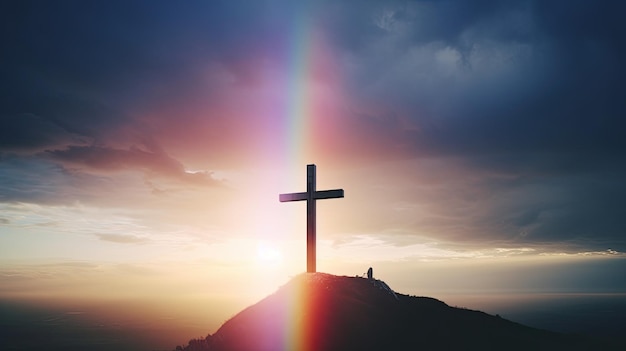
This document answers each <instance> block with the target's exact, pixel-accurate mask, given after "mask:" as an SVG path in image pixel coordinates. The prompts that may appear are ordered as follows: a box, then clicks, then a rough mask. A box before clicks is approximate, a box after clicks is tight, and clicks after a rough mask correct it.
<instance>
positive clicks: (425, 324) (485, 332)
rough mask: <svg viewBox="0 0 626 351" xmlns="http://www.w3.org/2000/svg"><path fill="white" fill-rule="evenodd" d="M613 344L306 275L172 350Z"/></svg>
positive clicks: (362, 283)
mask: <svg viewBox="0 0 626 351" xmlns="http://www.w3.org/2000/svg"><path fill="white" fill-rule="evenodd" d="M598 349H603V350H606V349H611V347H610V345H608V344H604V343H602V342H600V341H595V340H591V339H587V338H583V337H581V336H571V335H564V334H558V333H553V332H549V331H545V330H539V329H535V328H530V327H527V326H523V325H521V324H517V323H514V322H511V321H508V320H506V319H503V318H500V317H498V316H491V315H488V314H486V313H483V312H479V311H472V310H468V309H462V308H456V307H451V306H448V305H446V304H445V303H443V302H441V301H439V300H436V299H433V298H429V297H415V296H407V295H402V294H397V293H395V292H393V291H392V290H391V289H389V287H388V286H387V284H385V283H384V282H382V281H380V280H376V279H366V278H360V277H345V276H343V277H342V276H334V275H330V274H324V273H303V274H301V275H299V276H297V277H295V278H293V279H292V280H291V281H289V282H288V283H287V284H285V285H284V286H282V287H280V288H279V289H278V290H277V291H276V292H275V293H274V294H272V295H270V296H268V297H266V298H265V299H263V300H261V301H259V302H258V303H256V304H254V305H252V306H250V307H248V308H246V309H244V310H243V311H241V312H240V313H238V314H237V315H235V316H234V317H233V318H231V319H230V320H228V321H227V322H226V323H224V324H223V325H222V326H221V327H220V328H219V330H218V331H217V332H216V333H215V334H213V335H208V336H207V337H206V338H205V339H200V340H192V341H190V343H189V345H187V346H186V347H180V346H179V347H178V348H177V350H185V351H197V350H211V351H226V350H232V351H244V350H245V351H248V350H250V351H252V350H255V351H278V350H303V351H308V350H315V351H322V350H329V351H330V350H598Z"/></svg>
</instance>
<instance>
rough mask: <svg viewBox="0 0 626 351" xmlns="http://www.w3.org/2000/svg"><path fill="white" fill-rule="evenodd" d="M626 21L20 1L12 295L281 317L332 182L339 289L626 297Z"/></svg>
mask: <svg viewBox="0 0 626 351" xmlns="http://www.w3.org/2000/svg"><path fill="white" fill-rule="evenodd" d="M625 11H626V7H625V6H624V5H623V4H622V3H621V2H618V1H606V2H605V1H593V2H592V1H487V0H485V1H472V2H469V1H384V2H383V1H369V2H368V1H358V2H357V1H316V2H298V3H297V4H294V2H292V1H254V2H252V1H187V2H182V3H179V2H164V1H163V2H161V1H147V2H142V1H133V2H126V1H106V2H85V1H55V2H47V1H44V2H31V1H19V2H5V3H4V4H3V5H1V6H0V14H1V15H0V16H1V19H2V20H1V22H2V29H1V30H0V33H1V34H0V35H1V36H2V50H1V54H0V263H1V266H0V281H1V282H2V284H0V295H1V296H4V297H7V296H8V297H27V296H30V297H33V296H48V295H55V296H57V295H62V296H67V295H68V292H72V294H74V295H76V296H83V297H85V296H87V297H96V296H132V297H155V296H156V295H157V293H156V292H155V291H158V296H161V297H162V296H165V295H167V296H169V297H170V298H172V299H176V298H181V299H182V297H181V296H182V295H181V294H182V293H181V292H180V290H181V289H179V287H180V286H181V285H182V286H190V284H195V285H193V286H196V288H194V289H191V290H195V294H196V295H197V296H200V295H202V296H210V297H211V298H213V299H214V300H215V299H218V297H219V296H222V297H223V296H233V294H235V293H234V291H235V290H236V291H238V294H239V295H241V296H239V297H240V298H241V299H244V300H245V299H248V300H249V301H252V300H255V299H258V298H260V297H262V296H264V295H265V294H266V293H267V292H270V291H273V290H274V289H275V288H276V286H277V284H279V283H280V282H284V281H286V279H288V277H290V276H293V275H294V274H298V273H300V272H303V271H304V270H305V232H306V223H305V221H306V219H305V213H304V212H305V205H304V204H303V203H287V204H281V203H279V202H278V194H279V193H283V192H297V191H305V185H306V184H305V182H306V164H309V163H315V164H317V166H318V169H317V179H318V189H332V188H343V189H345V193H346V197H345V198H344V199H333V200H324V201H320V202H319V203H318V269H319V270H322V271H326V272H331V273H336V274H348V275H355V274H361V273H363V272H365V271H366V270H367V267H368V266H374V267H375V275H376V273H377V272H381V271H382V273H381V274H383V276H382V278H383V279H387V281H388V282H389V283H390V285H392V286H394V284H395V286H396V287H397V286H400V287H402V288H403V289H399V290H404V291H405V292H407V293H414V291H418V290H419V289H428V288H432V289H435V290H436V289H440V290H445V289H460V290H463V289H473V288H475V289H495V290H524V289H538V290H542V291H547V290H554V289H557V290H558V289H561V290H562V289H574V290H576V289H578V290H585V291H587V290H593V291H596V290H598V289H600V290H603V291H604V290H606V291H622V292H623V291H626V283H625V282H624V281H623V277H621V273H619V272H622V273H623V269H624V267H625V263H624V262H625V260H624V257H625V254H624V252H626V182H624V179H626V163H625V162H624V160H626V135H625V134H626V133H625V128H626V121H625V117H626V98H625V96H626V94H625V93H626V89H625V88H624V81H625V80H626V68H625V67H624V62H626V22H625V21H623V14H624V13H625ZM376 267H379V269H378V270H377V269H376ZM599 272H601V274H600V275H598V274H599ZM511 274H513V275H515V277H516V278H519V279H511V278H510V276H511ZM259 275H261V276H263V277H267V278H258V276H259ZM385 275H386V276H385ZM505 276H506V277H509V278H504V277H505ZM251 277H253V278H251ZM269 277H273V278H272V279H270V278H269ZM446 277H448V278H446ZM468 277H471V279H470V278H468ZM477 277H482V278H480V279H475V278H477ZM555 277H562V279H561V280H559V279H554V278H555ZM590 277H595V279H596V280H594V283H593V285H591V284H592V283H590V280H589V279H590ZM620 277H621V278H620ZM464 278H465V279H464ZM555 281H556V282H555ZM551 284H552V285H551ZM242 287H244V288H243V289H242ZM410 289H415V290H414V291H407V290H410ZM185 290H190V289H185ZM203 294H204V295H203ZM70 295H71V294H70ZM187 295H189V296H191V295H190V294H189V293H187ZM187 295H185V296H186V297H189V296H187ZM196 295H193V296H195V297H197V296H196ZM195 297H194V298H195ZM189 298H191V297H189ZM233 313H234V311H228V312H225V314H226V315H232V314H233Z"/></svg>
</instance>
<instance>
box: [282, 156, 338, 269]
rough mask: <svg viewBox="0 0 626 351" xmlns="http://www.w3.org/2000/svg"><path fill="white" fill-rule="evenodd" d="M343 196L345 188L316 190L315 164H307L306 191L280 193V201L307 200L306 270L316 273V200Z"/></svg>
mask: <svg viewBox="0 0 626 351" xmlns="http://www.w3.org/2000/svg"><path fill="white" fill-rule="evenodd" d="M340 197H343V189H333V190H321V191H316V190H315V165H307V166H306V193H290V194H280V195H279V196H278V198H279V200H280V202H288V201H304V200H306V271H307V272H309V273H315V200H322V199H334V198H340Z"/></svg>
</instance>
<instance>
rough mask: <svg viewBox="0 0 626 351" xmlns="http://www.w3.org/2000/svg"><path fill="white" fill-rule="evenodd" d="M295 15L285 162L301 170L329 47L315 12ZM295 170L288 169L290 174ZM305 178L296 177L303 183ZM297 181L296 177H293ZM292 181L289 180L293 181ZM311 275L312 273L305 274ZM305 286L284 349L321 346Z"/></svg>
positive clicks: (307, 158)
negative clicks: (318, 74)
mask: <svg viewBox="0 0 626 351" xmlns="http://www.w3.org/2000/svg"><path fill="white" fill-rule="evenodd" d="M298 10H299V11H297V12H296V14H295V16H293V25H292V31H291V36H290V43H289V47H290V48H291V51H290V55H289V56H288V57H289V61H288V72H287V74H288V78H287V80H286V86H285V88H286V93H287V103H286V104H285V110H284V115H283V118H284V122H285V126H286V131H285V132H286V133H285V139H284V141H283V142H284V144H283V145H284V148H285V161H286V162H285V165H286V166H287V167H288V168H289V169H291V170H294V169H295V170H299V171H298V172H297V174H300V173H301V172H300V171H301V170H302V169H304V165H305V164H308V163H314V162H315V161H316V160H313V159H312V157H316V156H319V155H316V154H315V152H314V149H315V148H314V147H313V143H314V142H316V141H317V140H316V139H315V138H316V127H317V126H316V123H319V117H320V116H318V114H319V113H321V112H323V111H321V110H320V108H319V106H316V105H317V104H318V103H319V101H318V100H317V99H316V97H317V96H316V91H315V84H316V79H317V78H318V77H316V70H319V64H320V62H319V60H320V59H323V56H324V55H325V54H326V53H325V51H324V50H326V49H327V48H326V47H325V46H324V45H323V41H322V40H321V38H320V37H319V35H317V34H318V33H316V31H315V23H314V21H313V18H314V16H313V11H311V10H312V9H311V8H307V7H306V6H303V8H300V9H298ZM325 83H328V84H332V82H325ZM290 173H291V172H287V174H290ZM302 180H303V179H296V181H297V183H302V182H301V181H302ZM291 181H293V179H291ZM291 181H288V182H286V183H290V182H291ZM305 274H308V273H305ZM307 290H308V289H306V286H305V285H301V286H298V287H297V289H296V291H294V293H293V294H292V295H291V296H289V301H287V304H286V306H287V309H286V310H285V311H283V315H282V316H281V319H282V324H283V325H282V328H283V333H284V334H283V343H282V344H283V350H285V351H286V350H290V351H313V350H315V349H317V348H318V347H319V346H320V345H319V342H320V341H321V340H319V335H315V334H316V333H317V331H319V330H318V329H319V328H316V325H317V323H318V321H316V319H317V317H316V316H317V314H316V313H315V310H316V309H317V308H316V306H315V304H316V303H314V302H313V301H315V300H314V299H311V296H309V295H310V294H311V291H307ZM317 307H320V306H317Z"/></svg>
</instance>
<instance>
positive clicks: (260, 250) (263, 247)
mask: <svg viewBox="0 0 626 351" xmlns="http://www.w3.org/2000/svg"><path fill="white" fill-rule="evenodd" d="M256 255H257V260H258V261H259V262H260V263H264V264H273V265H277V264H280V263H281V262H282V260H283V255H282V253H281V252H280V250H278V249H277V248H276V247H274V246H272V245H269V244H267V243H265V242H259V243H258V244H257V250H256Z"/></svg>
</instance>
